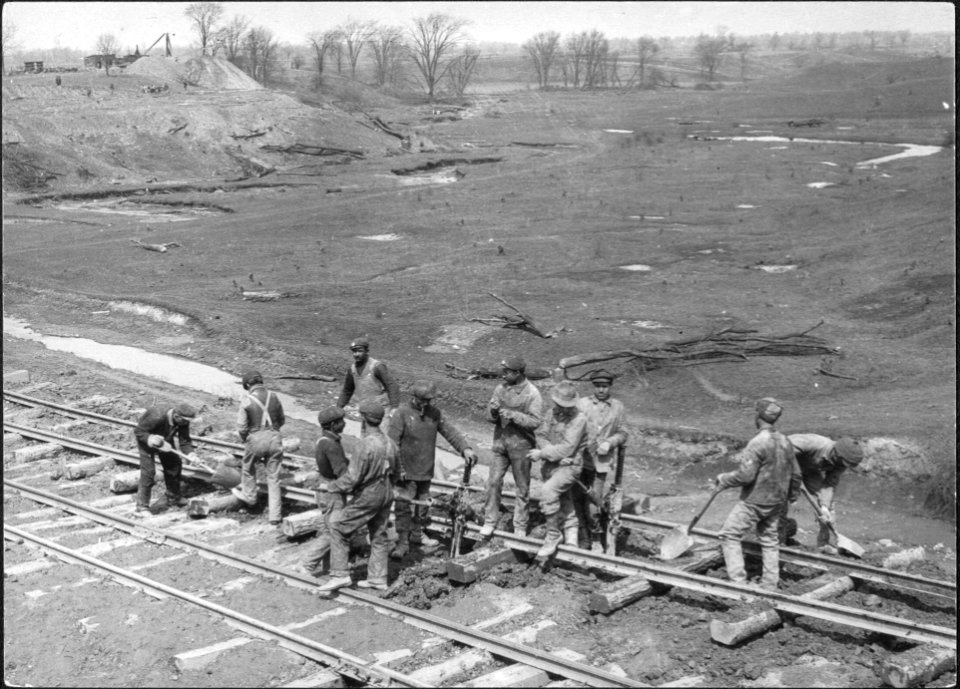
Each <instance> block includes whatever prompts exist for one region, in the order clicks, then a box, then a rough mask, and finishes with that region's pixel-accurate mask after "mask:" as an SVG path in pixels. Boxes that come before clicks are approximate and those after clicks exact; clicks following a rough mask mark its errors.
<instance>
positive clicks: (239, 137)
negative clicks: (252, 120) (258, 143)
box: [230, 130, 267, 139]
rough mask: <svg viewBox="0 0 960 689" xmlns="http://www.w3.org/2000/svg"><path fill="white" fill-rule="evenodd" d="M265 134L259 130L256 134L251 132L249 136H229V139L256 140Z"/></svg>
mask: <svg viewBox="0 0 960 689" xmlns="http://www.w3.org/2000/svg"><path fill="white" fill-rule="evenodd" d="M266 133H267V132H266V131H265V130H260V131H256V132H251V133H250V134H231V135H230V138H231V139H256V138H257V137H258V136H263V135H264V134H266Z"/></svg>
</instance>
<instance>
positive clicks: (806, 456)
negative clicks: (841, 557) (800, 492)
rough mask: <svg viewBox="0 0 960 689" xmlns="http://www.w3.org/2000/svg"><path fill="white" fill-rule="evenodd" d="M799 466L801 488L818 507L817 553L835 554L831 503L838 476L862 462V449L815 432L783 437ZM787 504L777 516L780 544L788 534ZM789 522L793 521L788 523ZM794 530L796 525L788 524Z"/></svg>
mask: <svg viewBox="0 0 960 689" xmlns="http://www.w3.org/2000/svg"><path fill="white" fill-rule="evenodd" d="M787 439H788V440H789V441H790V444H791V445H793V451H794V453H796V456H797V464H799V465H800V473H801V474H802V476H803V485H804V487H805V488H806V489H807V491H808V492H809V493H810V495H812V496H813V497H814V498H815V499H816V501H817V503H818V504H819V505H820V520H819V521H820V532H819V533H818V534H817V547H819V548H820V550H821V551H823V552H826V553H829V554H832V555H836V554H837V550H836V547H835V546H833V545H831V543H830V536H831V531H832V529H831V528H830V526H829V525H830V524H834V523H835V515H834V511H833V509H832V508H833V503H834V497H835V492H836V489H837V486H838V485H839V483H840V476H842V475H843V472H844V471H846V470H847V469H852V468H853V467H855V466H857V465H858V464H860V462H861V461H863V450H862V449H861V447H860V444H859V443H858V442H857V441H856V440H854V439H853V438H848V437H843V438H840V439H839V440H831V439H830V438H827V437H826V436H822V435H817V434H816V433H794V434H793V435H790V436H787ZM788 509H789V503H788V502H787V503H784V505H783V513H782V514H781V516H780V519H781V528H780V543H781V544H784V545H785V544H786V542H787V538H788V537H789V536H791V535H792V534H791V533H790V531H789V527H788V519H787V511H788ZM789 522H793V520H792V519H791V520H789ZM792 526H793V530H794V531H795V530H796V523H795V522H794V523H793V524H792Z"/></svg>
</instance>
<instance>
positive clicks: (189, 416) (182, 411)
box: [173, 402, 197, 421]
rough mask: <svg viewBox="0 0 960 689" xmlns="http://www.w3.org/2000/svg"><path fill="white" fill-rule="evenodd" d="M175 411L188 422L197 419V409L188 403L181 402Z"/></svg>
mask: <svg viewBox="0 0 960 689" xmlns="http://www.w3.org/2000/svg"><path fill="white" fill-rule="evenodd" d="M173 410H174V411H175V412H177V414H179V415H180V416H181V417H182V418H183V419H184V420H186V421H193V420H194V419H195V418H197V410H196V408H195V407H193V406H192V405H189V404H187V403H186V402H181V403H180V404H178V405H177V406H176V407H174V408H173Z"/></svg>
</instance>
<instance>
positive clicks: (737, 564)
mask: <svg viewBox="0 0 960 689" xmlns="http://www.w3.org/2000/svg"><path fill="white" fill-rule="evenodd" d="M720 547H721V549H722V550H723V562H724V564H725V565H726V567H727V578H729V579H730V581H732V582H734V583H737V584H744V583H746V581H747V570H746V569H745V568H744V565H743V547H742V546H741V545H740V541H728V540H723V541H721V543H720Z"/></svg>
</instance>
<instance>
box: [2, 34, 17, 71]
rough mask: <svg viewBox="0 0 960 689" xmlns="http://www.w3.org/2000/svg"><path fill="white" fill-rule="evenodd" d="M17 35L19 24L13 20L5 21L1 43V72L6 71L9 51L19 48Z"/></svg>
mask: <svg viewBox="0 0 960 689" xmlns="http://www.w3.org/2000/svg"><path fill="white" fill-rule="evenodd" d="M16 37H17V25H16V24H14V23H13V22H6V21H5V22H3V38H2V43H0V72H5V71H6V63H7V53H11V52H13V51H14V50H16V49H17V43H16V41H15V40H14V39H16Z"/></svg>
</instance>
